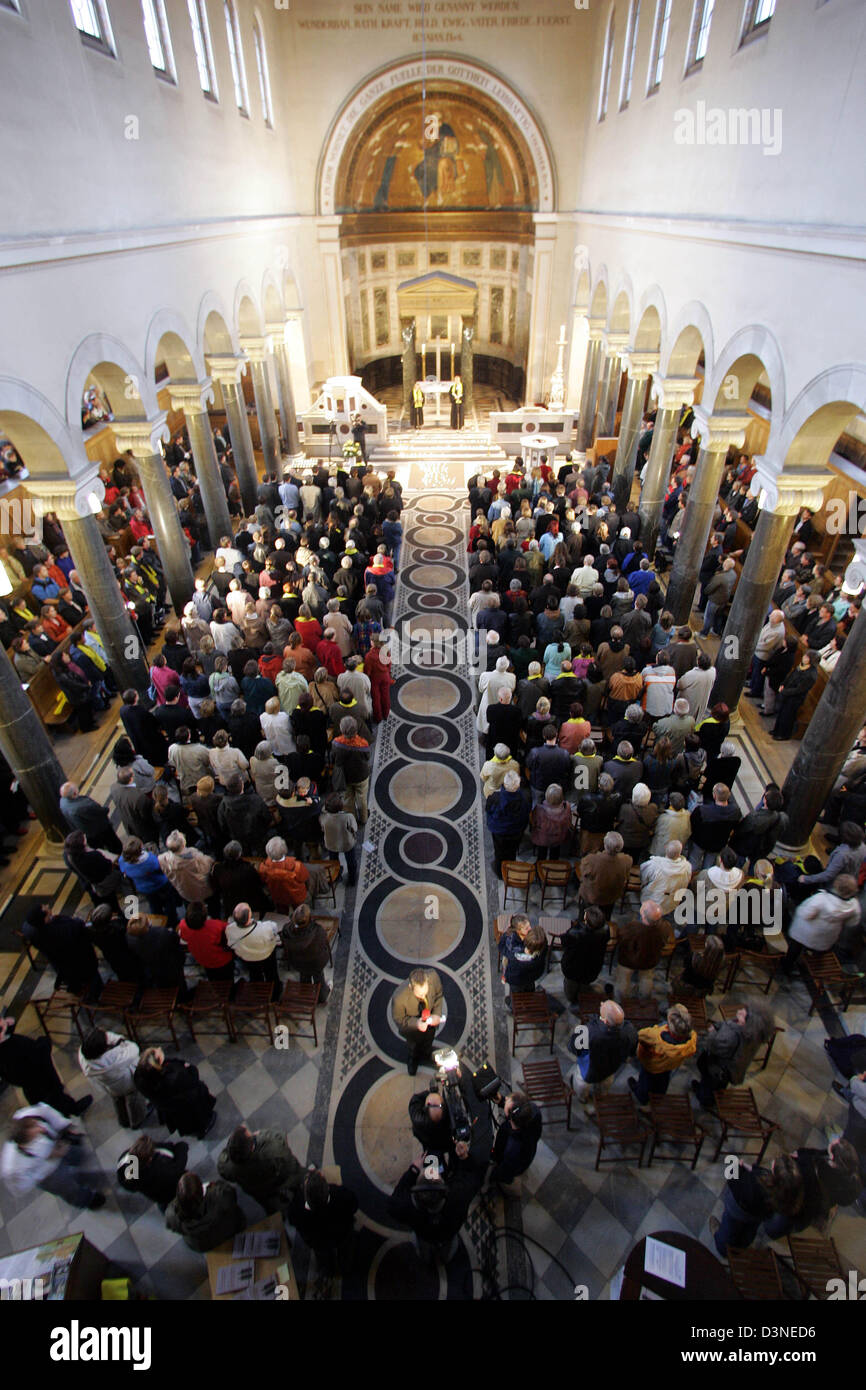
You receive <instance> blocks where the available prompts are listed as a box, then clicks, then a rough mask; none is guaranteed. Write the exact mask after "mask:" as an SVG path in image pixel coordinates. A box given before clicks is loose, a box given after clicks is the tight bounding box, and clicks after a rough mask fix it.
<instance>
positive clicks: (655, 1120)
mask: <svg viewBox="0 0 866 1390" xmlns="http://www.w3.org/2000/svg"><path fill="white" fill-rule="evenodd" d="M649 1108H650V1124H651V1125H652V1131H653V1134H652V1140H651V1141H650V1151H649V1154H648V1155H647V1164H646V1166H647V1168H651V1167H652V1162H653V1155H654V1154H655V1151H656V1147H657V1145H659V1144H677V1145H688V1144H694V1146H695V1151H694V1154H693V1155H692V1159H691V1166H692V1171H694V1169H695V1167H696V1165H697V1161H698V1157H699V1155H700V1152H701V1148H702V1147H703V1142H704V1140H705V1139H706V1137H707V1132H706V1130H705V1129H704V1127H703V1125H700V1124H698V1123H697V1121H696V1120H695V1117H694V1112H693V1111H692V1105H691V1101H690V1100H689V1098H688V1096H653V1095H651V1096H650V1098H649ZM661 1157H663V1158H668V1159H670V1160H671V1161H672V1162H675V1163H679V1162H687V1161H688V1158H689V1155H688V1154H663V1155H661Z"/></svg>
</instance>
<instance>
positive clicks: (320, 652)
mask: <svg viewBox="0 0 866 1390" xmlns="http://www.w3.org/2000/svg"><path fill="white" fill-rule="evenodd" d="M316 659H317V661H319V662H321V664H322V665H323V666H324V668H325V670H326V671H327V672H328V675H329V676H334V677H335V678H336V677H337V676H340V675H342V673H343V672H344V671H345V669H346V667H345V665H344V663H343V653H342V652H341V651H340V648H339V647H338V646H337V643H336V642H335V641H334V633H333V629H332V628H329V627H328V628H326V629H325V635H324V637H323V638H322V640H321V642H320V643H319V644H318V646H317V647H316Z"/></svg>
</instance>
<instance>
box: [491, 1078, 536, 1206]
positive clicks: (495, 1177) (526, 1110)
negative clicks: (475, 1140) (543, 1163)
mask: <svg viewBox="0 0 866 1390" xmlns="http://www.w3.org/2000/svg"><path fill="white" fill-rule="evenodd" d="M502 1115H503V1118H502V1124H501V1125H500V1126H499V1128H498V1130H497V1131H496V1138H495V1139H494V1141H493V1152H492V1154H491V1159H492V1162H493V1169H492V1171H491V1174H490V1177H491V1180H492V1181H493V1182H498V1183H501V1184H502V1185H503V1186H508V1185H509V1184H510V1183H513V1182H514V1179H515V1178H517V1177H519V1176H520V1174H521V1173H525V1172H526V1170H527V1168H528V1167H529V1165H530V1163H531V1162H532V1160H533V1159H534V1157H535V1150H536V1149H537V1148H538V1141H539V1139H540V1138H541V1129H542V1124H541V1111H540V1110H539V1108H538V1106H537V1105H535V1104H534V1103H533V1102H532V1101H531V1100H530V1099H529V1097H528V1096H525V1095H523V1094H522V1093H521V1092H520V1091H514V1092H513V1093H512V1094H511V1095H510V1096H506V1098H505V1102H504V1104H503V1107H502Z"/></svg>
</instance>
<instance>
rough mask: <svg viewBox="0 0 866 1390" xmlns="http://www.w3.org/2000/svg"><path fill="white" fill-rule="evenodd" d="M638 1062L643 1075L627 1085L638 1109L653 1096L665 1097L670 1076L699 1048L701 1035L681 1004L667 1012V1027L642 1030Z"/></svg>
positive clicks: (661, 1025) (660, 1026)
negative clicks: (638, 1106) (699, 1035)
mask: <svg viewBox="0 0 866 1390" xmlns="http://www.w3.org/2000/svg"><path fill="white" fill-rule="evenodd" d="M637 1037H638V1043H637V1059H638V1062H639V1063H640V1074H639V1076H638V1077H637V1079H635V1077H633V1076H630V1077H629V1081H628V1085H629V1090H630V1091H632V1092H633V1093H634V1095H635V1097H636V1099H637V1102H638V1104H639V1105H646V1103H647V1101H648V1100H649V1098H650V1095H651V1094H652V1095H657V1096H658V1095H661V1096H663V1095H664V1094H665V1093H666V1091H667V1089H668V1086H669V1085H670V1080H671V1074H672V1072H675V1071H676V1070H677V1068H678V1067H681V1066H682V1064H683V1062H685V1061H686V1059H687V1058H689V1057H694V1055H695V1053H696V1052H697V1048H698V1035H697V1033H696V1032H695V1030H694V1029H693V1028H692V1020H691V1015H690V1014H689V1011H688V1009H685V1008H683V1006H682V1004H674V1006H673V1008H672V1009H669V1010H668V1016H667V1020H666V1022H665V1023H657V1024H655V1026H654V1027H652V1028H641V1030H640V1032H639V1033H638V1035H637Z"/></svg>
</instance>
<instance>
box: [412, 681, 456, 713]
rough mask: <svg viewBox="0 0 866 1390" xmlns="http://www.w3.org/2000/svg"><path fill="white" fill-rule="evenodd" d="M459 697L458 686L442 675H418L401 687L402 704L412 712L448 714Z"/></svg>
mask: <svg viewBox="0 0 866 1390" xmlns="http://www.w3.org/2000/svg"><path fill="white" fill-rule="evenodd" d="M459 699H460V692H459V690H458V689H457V687H456V686H454V685H452V684H451V682H450V681H446V680H442V678H441V677H440V676H424V677H423V678H422V677H420V676H416V677H414V678H413V679H412V680H410V681H407V682H406V684H405V685H403V686H401V687H400V704H401V706H402V708H403V709H404V710H408V711H409V713H410V714H447V713H448V711H449V710H452V709H453V708H454V706H455V705H456V704H457V702H458V700H459Z"/></svg>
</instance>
